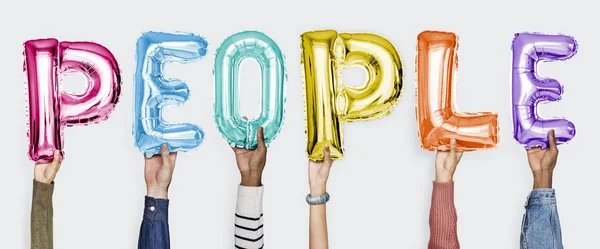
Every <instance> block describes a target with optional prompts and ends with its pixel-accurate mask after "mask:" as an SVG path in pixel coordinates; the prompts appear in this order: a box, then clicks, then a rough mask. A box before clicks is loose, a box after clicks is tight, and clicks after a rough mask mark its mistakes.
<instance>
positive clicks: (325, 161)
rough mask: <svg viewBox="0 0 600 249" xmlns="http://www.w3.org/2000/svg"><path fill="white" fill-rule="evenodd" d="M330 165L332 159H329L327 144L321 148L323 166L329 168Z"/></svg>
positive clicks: (329, 151) (329, 150) (329, 152)
mask: <svg viewBox="0 0 600 249" xmlns="http://www.w3.org/2000/svg"><path fill="white" fill-rule="evenodd" d="M331 165H333V160H331V149H329V146H325V148H324V149H323V166H325V168H327V169H329V168H331Z"/></svg>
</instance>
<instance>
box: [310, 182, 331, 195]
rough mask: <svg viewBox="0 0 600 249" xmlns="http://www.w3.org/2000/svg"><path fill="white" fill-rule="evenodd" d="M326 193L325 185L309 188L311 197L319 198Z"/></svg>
mask: <svg viewBox="0 0 600 249" xmlns="http://www.w3.org/2000/svg"><path fill="white" fill-rule="evenodd" d="M326 192H327V187H326V186H325V185H322V186H310V195H311V196H321V195H324V194H325V193H326Z"/></svg>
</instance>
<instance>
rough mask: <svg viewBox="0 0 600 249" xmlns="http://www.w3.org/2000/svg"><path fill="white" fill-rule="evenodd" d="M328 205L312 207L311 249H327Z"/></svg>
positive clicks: (310, 226)
mask: <svg viewBox="0 0 600 249" xmlns="http://www.w3.org/2000/svg"><path fill="white" fill-rule="evenodd" d="M326 205H327V204H321V205H310V225H309V229H310V231H309V248H310V249H327V248H328V245H329V241H328V235H327V208H326Z"/></svg>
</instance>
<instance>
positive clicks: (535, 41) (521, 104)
mask: <svg viewBox="0 0 600 249" xmlns="http://www.w3.org/2000/svg"><path fill="white" fill-rule="evenodd" d="M512 49H513V64H512V66H513V67H512V105H513V133H514V137H515V139H516V140H517V142H519V143H520V144H522V145H525V147H526V148H527V149H530V148H533V147H541V148H548V136H547V133H548V131H550V130H551V129H554V132H555V136H556V142H557V143H558V144H562V143H566V142H568V141H570V140H571V139H573V137H574V136H575V125H573V123H571V122H570V121H568V120H566V119H563V118H544V117H540V116H539V115H538V112H537V105H538V104H539V103H543V102H553V101H559V100H560V99H561V95H562V93H563V87H562V86H561V85H560V83H558V81H557V80H555V79H551V78H540V77H539V76H538V74H537V64H538V62H540V61H547V62H552V61H562V60H567V59H569V58H571V57H573V56H574V55H575V54H576V53H577V42H576V41H575V39H573V37H570V36H566V35H550V34H537V33H519V34H516V35H515V39H514V40H513V45H512Z"/></svg>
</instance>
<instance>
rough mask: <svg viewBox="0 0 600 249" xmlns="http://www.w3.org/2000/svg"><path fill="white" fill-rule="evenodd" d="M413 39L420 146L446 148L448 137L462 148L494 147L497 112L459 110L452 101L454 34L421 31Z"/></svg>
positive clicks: (456, 39)
mask: <svg viewBox="0 0 600 249" xmlns="http://www.w3.org/2000/svg"><path fill="white" fill-rule="evenodd" d="M417 40H418V51H417V122H418V126H419V136H420V139H421V146H422V147H423V149H426V150H447V149H449V144H450V139H451V138H455V139H456V144H457V149H458V150H462V151H472V150H476V149H484V148H494V147H496V145H497V144H498V115H497V114H495V113H489V112H479V113H464V112H459V111H458V109H457V107H456V104H455V102H454V99H453V97H454V86H453V85H454V83H455V82H454V73H455V71H456V69H457V67H458V59H457V58H458V57H457V54H456V50H457V49H458V37H457V36H456V35H455V34H454V33H448V32H438V31H424V32H422V33H421V34H419V36H418V38H417Z"/></svg>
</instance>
